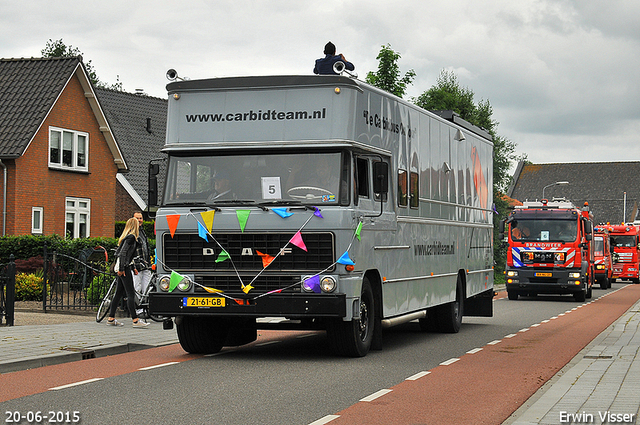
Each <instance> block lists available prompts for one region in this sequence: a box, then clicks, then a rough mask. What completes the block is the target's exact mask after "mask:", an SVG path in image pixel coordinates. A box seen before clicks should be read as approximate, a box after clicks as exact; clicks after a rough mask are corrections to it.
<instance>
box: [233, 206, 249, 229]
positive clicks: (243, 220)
mask: <svg viewBox="0 0 640 425" xmlns="http://www.w3.org/2000/svg"><path fill="white" fill-rule="evenodd" d="M250 213H251V210H237V211H236V215H237V216H238V223H239V224H240V231H241V232H244V228H245V226H246V225H247V220H249V214H250Z"/></svg>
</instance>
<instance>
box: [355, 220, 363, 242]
mask: <svg viewBox="0 0 640 425" xmlns="http://www.w3.org/2000/svg"><path fill="white" fill-rule="evenodd" d="M361 231H362V222H360V223H358V227H357V228H356V237H357V238H358V240H360V232H361Z"/></svg>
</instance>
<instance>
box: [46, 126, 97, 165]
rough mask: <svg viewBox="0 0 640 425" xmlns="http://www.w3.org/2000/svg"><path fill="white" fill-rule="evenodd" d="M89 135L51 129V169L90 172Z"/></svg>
mask: <svg viewBox="0 0 640 425" xmlns="http://www.w3.org/2000/svg"><path fill="white" fill-rule="evenodd" d="M88 153H89V134H88V133H83V132H81V131H73V130H65V129H61V128H56V127H49V167H50V168H58V169H64V170H75V171H88V166H87V164H88Z"/></svg>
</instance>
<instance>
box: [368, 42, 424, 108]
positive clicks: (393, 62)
mask: <svg viewBox="0 0 640 425" xmlns="http://www.w3.org/2000/svg"><path fill="white" fill-rule="evenodd" d="M376 59H378V61H379V62H378V70H377V71H376V72H375V73H374V72H372V71H369V73H368V74H367V78H366V82H367V83H369V84H371V85H372V86H376V87H378V88H379V89H382V90H385V91H388V92H389V93H393V94H395V95H396V96H398V97H402V96H404V94H405V91H406V89H407V86H408V85H409V84H412V83H413V79H414V78H415V76H416V73H415V72H414V70H413V69H410V70H409V71H407V72H406V73H405V74H404V77H402V78H400V68H399V67H398V59H400V54H398V53H397V52H395V51H393V49H391V45H390V44H387V45H386V46H382V48H381V49H380V53H379V54H378V57H376Z"/></svg>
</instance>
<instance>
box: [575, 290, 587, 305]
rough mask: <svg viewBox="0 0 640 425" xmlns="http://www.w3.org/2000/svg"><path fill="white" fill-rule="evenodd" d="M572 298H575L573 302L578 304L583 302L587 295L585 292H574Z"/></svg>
mask: <svg viewBox="0 0 640 425" xmlns="http://www.w3.org/2000/svg"><path fill="white" fill-rule="evenodd" d="M573 298H575V300H576V301H578V302H579V303H581V302H584V300H585V299H586V298H587V293H586V291H580V292H576V293H575V294H573Z"/></svg>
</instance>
